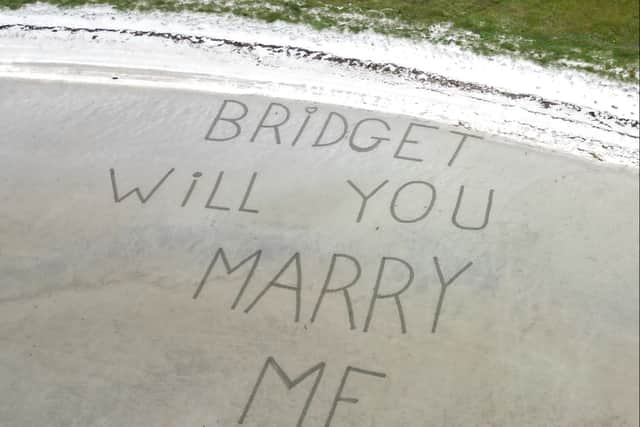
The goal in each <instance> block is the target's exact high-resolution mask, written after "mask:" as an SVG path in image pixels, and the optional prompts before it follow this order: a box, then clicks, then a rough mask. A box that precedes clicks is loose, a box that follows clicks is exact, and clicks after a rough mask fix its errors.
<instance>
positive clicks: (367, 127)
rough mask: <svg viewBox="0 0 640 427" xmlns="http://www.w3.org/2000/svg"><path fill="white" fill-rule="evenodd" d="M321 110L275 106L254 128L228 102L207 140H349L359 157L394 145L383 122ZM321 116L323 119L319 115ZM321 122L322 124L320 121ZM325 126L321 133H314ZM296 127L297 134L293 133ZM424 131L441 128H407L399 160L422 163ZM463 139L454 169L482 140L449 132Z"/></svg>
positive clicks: (245, 110)
mask: <svg viewBox="0 0 640 427" xmlns="http://www.w3.org/2000/svg"><path fill="white" fill-rule="evenodd" d="M317 111H318V108H317V107H307V108H305V109H304V118H303V119H302V120H301V121H300V120H298V119H300V116H297V117H295V118H294V115H292V113H291V110H290V109H289V107H287V106H286V105H284V104H280V103H277V102H271V103H270V104H269V105H268V106H267V108H266V109H265V110H264V113H263V114H262V116H261V119H260V121H259V122H258V124H257V125H255V126H252V125H251V124H250V123H251V122H252V120H250V119H249V120H245V119H247V116H248V115H249V107H247V105H246V104H244V103H243V102H240V101H236V100H232V99H225V100H224V101H223V103H222V106H221V107H220V109H219V110H218V112H217V113H216V115H215V118H214V119H213V122H212V123H211V126H210V127H209V130H208V132H207V134H206V135H205V140H207V141H215V142H229V141H232V140H235V139H236V138H238V137H240V136H245V137H249V142H255V140H256V138H257V137H258V135H262V134H265V135H269V137H270V138H272V140H273V142H275V144H278V145H281V144H283V145H284V144H286V145H289V146H291V147H294V146H296V145H297V144H298V143H299V142H300V140H301V138H303V137H304V139H305V140H309V139H310V140H312V141H313V143H312V145H311V146H312V147H316V148H317V147H329V146H332V145H335V144H338V143H340V142H341V141H342V140H343V139H345V137H347V136H348V138H347V140H348V146H349V148H350V149H351V150H353V151H354V152H357V153H366V152H370V151H374V150H376V149H377V148H378V147H379V146H380V144H382V143H391V142H392V138H391V136H390V135H391V130H392V129H391V126H390V125H389V124H388V123H387V122H386V121H385V120H383V119H380V118H373V117H368V118H364V119H361V120H359V121H357V122H356V123H355V124H351V123H349V121H348V120H347V118H346V117H345V116H344V115H342V114H340V113H338V112H335V111H331V112H329V114H328V115H326V116H325V117H323V118H320V117H316V114H315V113H316V112H317ZM318 116H320V115H318ZM318 119H319V120H318ZM320 123H321V124H322V127H321V128H320V131H319V132H315V131H313V130H314V129H317V127H318V125H319V124H320ZM287 127H288V128H289V129H288V130H286V131H285V128H287ZM292 127H293V132H291V130H292ZM420 129H423V130H424V129H439V127H438V126H434V125H426V124H421V123H416V122H410V123H409V124H408V125H407V126H406V128H404V133H403V136H402V137H401V138H400V139H399V140H398V141H395V142H394V143H395V144H396V150H395V152H394V154H393V158H395V159H399V160H406V161H413V162H422V161H423V159H422V158H420V157H417V154H416V153H412V152H411V150H412V148H411V147H410V146H411V145H417V144H419V143H420V141H419V140H418V139H416V138H418V135H419V132H420ZM448 133H451V134H455V135H457V136H458V137H459V141H458V142H457V145H456V147H455V149H454V150H453V151H452V153H451V156H450V157H449V160H448V162H447V165H448V166H451V165H452V164H453V162H454V161H455V160H456V158H457V157H458V155H459V154H460V150H461V149H462V147H463V145H464V143H465V142H466V141H467V139H468V138H476V139H482V137H480V136H478V135H473V134H470V133H464V132H459V131H448Z"/></svg>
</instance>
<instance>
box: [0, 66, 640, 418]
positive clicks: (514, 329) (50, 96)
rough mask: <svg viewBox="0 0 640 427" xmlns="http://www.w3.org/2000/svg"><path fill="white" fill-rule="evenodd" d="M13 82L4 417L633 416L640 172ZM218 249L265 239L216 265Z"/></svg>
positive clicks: (317, 112) (132, 92)
mask: <svg viewBox="0 0 640 427" xmlns="http://www.w3.org/2000/svg"><path fill="white" fill-rule="evenodd" d="M0 94H1V96H0V132H1V135H2V137H1V143H0V167H1V169H2V174H1V175H0V182H1V184H0V202H1V206H2V207H1V208H0V396H1V397H2V398H1V399H0V424H1V425H3V426H32V425H33V426H35V425H37V426H45V425H46V426H136V427H138V426H155V427H158V426H207V427H209V426H233V425H238V423H239V421H242V422H243V425H247V426H295V425H304V426H324V425H331V426H334V427H337V426H380V427H388V426H476V425H478V426H635V425H637V424H638V398H639V393H638V275H639V273H638V255H639V254H638V172H637V169H622V168H614V167H608V166H602V165H598V164H596V163H595V162H587V161H583V160H577V159H574V158H570V157H566V156H563V155H557V154H553V153H550V152H540V151H534V150H531V149H527V148H525V147H520V146H516V145H510V144H508V143H505V142H495V141H493V140H492V138H490V137H486V136H485V138H484V139H478V138H475V137H468V138H467V139H466V141H465V142H464V143H463V144H462V146H460V141H461V139H462V137H461V135H459V134H456V133H452V131H454V132H464V129H447V128H443V127H439V128H438V129H435V128H425V127H422V126H416V125H413V126H411V125H410V124H411V123H412V120H411V119H410V118H408V117H401V116H390V115H384V114H378V113H372V112H366V111H359V110H350V109H344V108H341V107H337V106H329V105H310V104H306V103H304V104H303V103H298V102H295V101H290V100H277V99H266V98H261V97H250V96H236V95H224V94H203V93H197V92H186V91H173V90H159V89H153V88H145V89H143V88H132V87H124V86H121V85H118V83H117V82H114V83H113V84H105V85H93V86H90V85H80V84H70V83H52V82H49V83H42V82H35V81H28V80H11V79H3V80H0ZM225 99H227V100H233V101H234V102H227V105H226V109H224V110H222V115H221V116H220V118H221V119H224V118H229V117H238V116H239V115H240V114H241V113H242V112H243V109H242V106H241V105H240V104H238V103H237V102H238V101H239V102H242V103H243V105H244V106H246V108H247V110H248V112H247V116H246V117H245V118H244V119H242V120H240V121H238V122H237V123H238V125H239V126H240V129H239V130H240V134H239V135H238V136H237V137H236V138H232V139H229V140H227V141H215V140H212V139H216V138H217V139H223V138H228V137H230V136H233V134H234V133H235V131H236V128H235V125H234V124H232V122H229V121H226V122H225V121H218V122H217V124H216V126H214V127H213V130H211V129H210V128H211V126H212V122H213V121H214V118H215V117H216V115H217V114H218V113H219V112H220V111H221V107H222V106H223V101H224V100H225ZM270 102H277V103H280V104H282V105H284V106H286V107H287V109H288V111H289V118H288V120H287V121H286V123H285V124H284V125H282V126H281V127H279V128H276V129H277V131H278V132H276V131H275V130H274V128H262V129H259V130H258V132H257V134H256V135H255V138H254V142H251V141H250V140H251V139H252V137H253V136H254V135H253V134H254V133H255V131H256V126H257V125H258V123H259V122H260V120H261V119H262V118H263V116H264V117H265V118H264V120H265V122H264V123H265V124H266V125H274V124H278V123H280V122H282V121H283V120H284V119H285V116H286V115H287V113H286V111H285V110H284V109H283V107H281V106H278V105H273V106H272V107H271V110H270V111H267V110H268V107H269V103H270ZM305 109H306V110H305ZM265 112H268V114H266V115H265ZM331 112H334V113H337V114H339V115H337V114H333V116H332V117H333V118H332V119H331V120H332V121H330V122H329V124H328V125H327V127H326V129H325V132H324V134H323V135H322V137H321V138H320V139H318V137H319V135H320V134H321V133H322V129H323V125H324V124H325V121H326V119H327V118H328V116H329V115H330V113H331ZM307 117H309V119H308V121H306V124H305V120H306V118H307ZM341 117H342V118H343V119H344V120H345V121H346V124H347V127H348V132H347V135H346V136H345V137H344V138H342V139H341V140H340V141H339V142H336V143H335V144H333V145H327V146H315V147H314V146H313V145H314V143H316V145H322V144H327V143H329V142H332V140H334V139H336V138H337V137H338V136H340V134H341V133H342V131H341V129H342V128H341V125H340V123H341V120H342V119H341ZM366 118H369V119H375V120H368V121H365V122H362V123H361V125H360V127H359V129H358V130H357V131H356V132H355V136H354V137H353V140H352V141H351V145H350V138H351V136H352V135H353V134H354V127H355V126H356V124H357V123H358V122H360V121H361V120H362V119H366ZM380 120H383V121H380ZM415 123H419V124H420V125H429V126H434V127H435V126H438V125H437V124H436V123H424V122H415ZM303 125H304V126H303ZM387 126H388V127H389V128H390V130H387V129H386V127H387ZM301 128H302V131H301V132H300V129H301ZM407 130H409V131H408V132H407ZM298 134H299V136H298ZM206 136H208V137H209V140H207V139H206V138H205V137H206ZM296 136H298V138H297V139H296ZM371 136H376V137H381V138H388V140H380V141H381V142H380V144H379V145H378V146H377V147H376V148H375V149H370V147H371V145H372V144H374V143H375V142H376V140H372V139H370V137H371ZM278 139H279V140H280V144H277V140H278ZM294 140H295V141H296V143H295V145H293V146H292V142H293V141H294ZM403 140H404V141H405V142H404V143H403V142H402V141H403ZM406 141H414V142H415V143H413V142H406ZM410 158H413V159H421V160H422V161H417V160H410ZM111 171H113V172H111ZM222 171H224V173H223V174H221V172H222ZM197 172H199V173H200V174H201V176H199V175H198V174H197ZM194 174H195V175H196V178H195V181H194V178H193V176H194ZM164 176H166V179H164V180H163V181H162V182H160V181H161V179H162V178H163V177H164ZM385 181H386V183H385V184H383V183H384V182H385ZM159 182H160V183H159ZM194 182H195V184H193V183H194ZM216 182H218V185H216ZM114 184H115V185H114ZM156 184H159V185H158V186H157V188H156V191H154V192H153V193H152V194H151V195H150V194H149V193H150V192H151V191H152V189H153V188H154V186H156ZM382 184H383V185H382ZM192 185H193V187H192ZM380 185H382V186H381V187H380V188H379V190H378V191H377V192H376V193H375V194H373V195H372V196H371V197H369V198H368V200H367V203H366V206H365V207H364V208H362V202H363V198H362V196H360V195H359V193H358V192H357V191H356V188H358V189H359V190H360V192H361V193H362V194H364V195H368V194H370V193H371V192H372V191H373V190H374V189H375V188H377V187H378V186H380ZM138 186H139V187H140V195H141V196H142V198H143V199H145V200H146V201H145V203H141V200H140V199H139V197H138V195H137V194H135V193H131V194H130V195H129V196H127V197H126V198H125V197H124V196H125V195H126V194H127V193H128V192H129V191H130V190H132V189H133V188H134V187H138ZM461 186H464V192H463V194H462V196H461V197H460V192H461ZM249 187H250V188H249ZM214 189H217V191H215V193H214V194H213V198H211V200H210V201H208V199H209V198H210V196H211V193H212V192H213V190H214ZM114 190H116V193H117V194H114ZM490 194H491V199H492V203H491V206H490V209H487V208H488V206H487V204H488V200H489V195H490ZM459 198H460V203H459V209H458V212H457V215H455V221H454V220H452V216H454V212H455V210H456V204H457V203H456V202H457V200H458V199H459ZM118 200H120V201H118ZM183 205H184V206H183ZM205 205H208V206H209V207H208V208H207V207H205ZM216 207H217V208H218V209H216ZM219 208H224V209H219ZM256 211H257V212H256ZM487 211H488V217H487V218H486V219H487V223H486V226H484V227H482V226H483V223H484V220H485V215H486V214H487ZM360 214H361V215H360ZM425 214H426V215H425ZM421 216H424V218H422V219H419V220H416V219H417V218H419V217H421ZM414 220H416V221H414ZM407 221H413V222H407ZM454 222H456V223H457V224H458V225H456V224H454ZM462 227H467V228H468V227H472V228H481V227H482V228H481V229H477V230H476V229H466V228H462ZM219 248H223V249H224V251H225V256H226V258H227V259H228V262H229V263H230V266H231V267H235V266H236V265H237V264H238V263H239V262H241V261H242V260H244V259H245V258H247V257H249V256H250V255H252V254H255V253H256V251H259V250H260V251H261V252H259V258H258V255H256V256H255V257H253V258H249V259H248V260H247V262H246V263H245V264H243V265H242V266H241V267H239V268H238V269H237V270H235V271H234V272H233V273H231V274H227V272H226V271H225V267H224V264H223V261H222V258H221V257H219V258H218V259H217V263H216V264H215V266H213V268H212V269H211V270H210V271H209V274H208V275H207V274H206V273H207V271H208V267H209V266H210V263H211V261H212V258H213V257H214V255H215V254H216V252H217V251H218V249H219ZM296 253H297V254H298V256H297V257H295V256H294V255H295V254H296ZM333 254H341V255H338V256H336V257H335V258H333V260H334V261H335V263H333V268H331V267H330V266H331V265H332V256H333ZM469 263H471V264H470V265H469ZM358 266H359V267H360V268H359V269H360V274H359V275H357V274H356V273H357V270H358ZM253 267H255V268H253ZM284 267H287V268H286V269H284V271H283V273H282V274H281V275H280V277H276V276H277V275H278V272H279V271H280V270H281V269H283V268H284ZM250 272H252V273H251V274H250ZM458 272H460V274H459V275H458V276H457V277H455V279H453V280H451V279H452V277H454V276H455V275H456V273H458ZM327 276H330V277H329V280H328V282H327ZM356 276H358V277H357V280H356V281H355V283H354V284H353V285H352V286H351V287H349V288H348V289H347V292H346V293H345V292H343V291H336V292H325V293H323V292H322V290H323V287H324V285H326V289H339V288H341V287H344V286H345V285H348V284H349V283H352V282H353V281H354V279H355V278H356ZM248 277H249V279H248V280H247V278H248ZM203 278H204V280H203ZM449 281H450V282H451V283H450V285H449V286H448V287H446V288H445V292H442V289H443V286H442V282H444V283H447V282H449ZM245 283H246V286H244V284H245ZM269 283H272V286H269ZM407 284H408V287H407V288H406V289H405V290H404V291H402V293H398V292H399V291H401V290H402V289H403V288H405V287H406V286H407ZM200 285H201V286H200ZM243 286H244V287H243ZM198 289H199V292H198ZM265 290H266V292H265ZM321 295H322V299H321V301H320V303H319V302H318V301H319V298H320V296H321ZM376 295H377V296H378V297H377V298H376V297H375V296H376ZM194 296H197V298H194ZM439 301H440V304H439ZM234 304H235V308H232V306H233V305H234ZM349 307H350V308H351V312H350V311H349V309H348V308H349ZM314 312H315V316H314ZM350 315H351V317H350ZM436 317H437V325H435V328H434V319H435V318H436ZM312 318H313V321H312ZM434 329H435V331H434ZM365 330H366V332H365ZM403 332H404V333H403ZM270 357H271V358H273V359H272V360H274V361H275V362H274V363H270V364H267V365H265V362H266V361H267V360H268V358H270ZM276 364H277V366H278V367H280V369H281V370H282V371H278V368H277V367H276ZM265 366H266V367H267V370H266V371H265V372H264V376H263V377H260V373H261V370H262V369H263V367H265ZM349 366H350V367H352V368H356V369H349V370H348V371H347V376H346V377H345V376H344V375H345V369H347V367H349ZM314 367H315V368H317V369H316V370H315V371H310V372H307V373H308V374H309V375H308V376H307V377H304V378H303V379H302V378H300V377H299V376H300V375H301V374H303V373H305V371H308V370H310V369H312V368H314ZM287 376H288V378H287ZM259 378H262V381H261V382H260V383H258V385H257V387H256V382H257V381H258V379H259ZM283 379H284V380H285V381H284V382H283ZM297 379H301V381H300V382H299V384H295V383H296V380H297ZM287 380H290V381H291V382H290V384H288V385H289V386H291V387H290V389H289V390H287V385H286V384H285V383H286V382H287ZM342 380H344V384H343V387H342V388H341V387H339V386H340V384H341V381H342ZM253 391H255V393H253V394H252V392H253ZM252 395H253V399H250V397H251V396H252ZM350 398H357V399H358V401H357V402H354V401H353V400H350Z"/></svg>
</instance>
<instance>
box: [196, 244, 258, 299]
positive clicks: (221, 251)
mask: <svg viewBox="0 0 640 427" xmlns="http://www.w3.org/2000/svg"><path fill="white" fill-rule="evenodd" d="M260 255H262V250H257V251H255V252H254V253H252V254H251V255H249V256H248V257H246V258H245V259H243V260H242V261H240V262H239V263H238V264H236V265H235V266H233V267H232V266H231V264H230V263H229V259H228V258H227V256H226V255H225V253H224V249H222V248H220V249H218V250H217V251H216V253H215V255H214V256H213V259H211V262H210V263H209V267H207V271H205V273H204V276H203V277H202V280H201V281H200V285H198V289H196V292H195V293H194V294H193V299H196V298H198V295H200V292H201V291H202V287H203V286H204V284H205V283H206V282H207V279H208V278H209V275H210V274H211V270H213V267H214V266H215V265H216V262H218V259H221V260H222V264H223V265H224V269H225V270H226V272H227V274H232V273H233V272H234V271H236V270H237V269H239V268H240V267H242V266H243V265H244V264H246V263H248V262H249V261H251V259H253V265H252V266H251V270H249V274H247V278H246V279H245V280H244V283H243V284H242V287H241V288H240V291H239V292H238V295H236V298H235V300H234V301H233V305H231V309H232V310H233V309H235V308H236V306H237V305H238V303H239V302H240V298H242V294H243V293H244V290H245V289H246V288H247V285H248V284H249V282H250V281H251V277H253V273H254V272H255V271H256V267H257V266H258V263H259V262H260Z"/></svg>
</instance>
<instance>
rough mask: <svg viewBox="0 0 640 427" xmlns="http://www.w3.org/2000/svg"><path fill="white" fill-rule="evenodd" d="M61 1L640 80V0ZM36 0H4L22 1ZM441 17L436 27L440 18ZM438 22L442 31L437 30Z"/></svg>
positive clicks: (0, 0) (7, 0) (3, 0)
mask: <svg viewBox="0 0 640 427" xmlns="http://www.w3.org/2000/svg"><path fill="white" fill-rule="evenodd" d="M45 1H46V2H47V3H51V4H55V5H58V6H61V7H71V6H79V5H83V4H108V5H112V6H114V7H116V8H118V9H122V10H140V11H148V10H161V11H172V12H178V11H183V10H187V11H194V12H204V13H230V14H234V15H238V16H245V17H250V18H254V19H260V20H264V21H268V22H273V21H277V20H280V21H285V22H292V23H305V24H309V25H311V26H312V27H314V28H316V29H318V30H322V29H326V28H334V29H337V30H342V31H349V32H360V31H363V30H372V31H376V32H379V33H382V34H387V35H391V36H397V37H410V38H415V39H428V40H431V41H435V42H440V43H456V44H459V45H463V46H464V47H467V48H469V49H472V50H474V51H476V52H479V53H482V54H486V55H493V54H504V53H507V54H512V55H515V56H519V57H524V58H527V59H531V60H533V61H535V62H537V63H541V64H556V65H559V66H563V67H570V68H577V69H582V70H586V71H589V72H594V73H598V74H600V75H604V76H607V77H611V78H615V79H619V80H625V81H632V82H638V79H639V63H638V61H639V50H638V47H639V44H640V40H639V26H638V21H639V19H640V16H639V15H640V13H639V8H640V5H639V2H638V0H609V1H603V0H353V1H346V0H295V1H294V0H227V1H216V0H208V1H203V0H88V1H87V0H45ZM34 2H35V1H33V0H0V7H1V6H4V7H9V8H14V9H15V8H19V7H21V6H23V5H25V4H28V3H34ZM436 24H440V25H437V26H436V27H434V25H436ZM443 24H444V25H443ZM434 28H438V31H434Z"/></svg>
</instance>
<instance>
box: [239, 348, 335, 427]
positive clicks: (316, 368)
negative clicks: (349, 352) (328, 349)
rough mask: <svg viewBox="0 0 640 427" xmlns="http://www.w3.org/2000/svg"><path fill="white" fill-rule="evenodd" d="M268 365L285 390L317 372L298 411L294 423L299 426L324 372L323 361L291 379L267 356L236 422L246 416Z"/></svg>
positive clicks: (240, 422) (241, 421)
mask: <svg viewBox="0 0 640 427" xmlns="http://www.w3.org/2000/svg"><path fill="white" fill-rule="evenodd" d="M269 366H271V367H272V368H273V370H274V371H276V373H277V374H278V377H280V379H281V380H282V382H284V383H285V385H286V386H287V390H291V389H292V388H294V387H295V386H297V385H298V384H300V383H301V382H302V381H304V380H305V378H307V377H308V376H310V375H311V374H313V373H314V372H316V371H317V372H318V374H317V376H316V381H315V382H314V383H313V387H311V391H310V392H309V396H308V397H307V400H306V401H305V404H304V408H302V412H301V413H300V417H299V418H298V423H297V424H296V427H301V426H302V422H303V421H304V417H305V416H306V415H307V410H308V409H309V405H311V401H312V400H313V396H314V395H315V394H316V389H317V388H318V384H319V383H320V379H322V374H324V367H325V363H324V362H320V363H318V364H317V365H315V366H313V367H311V368H309V369H308V370H306V371H305V372H303V373H302V374H300V376H299V377H298V378H295V379H293V380H292V379H291V378H289V376H288V375H287V374H286V372H285V371H284V370H283V369H282V368H281V367H280V365H278V362H276V360H275V359H274V358H273V357H268V358H267V361H266V362H265V363H264V366H263V367H262V371H261V372H260V375H259V376H258V381H257V382H256V385H255V386H253V390H252V391H251V396H249V400H248V401H247V405H246V406H245V407H244V410H243V411H242V415H241V416H240V419H239V420H238V424H242V423H243V422H244V420H245V418H246V416H247V413H248V412H249V408H250V407H251V404H252V403H253V399H254V398H255V397H256V393H257V392H258V387H260V383H261V382H262V379H263V378H264V374H265V373H266V372H267V368H269Z"/></svg>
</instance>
